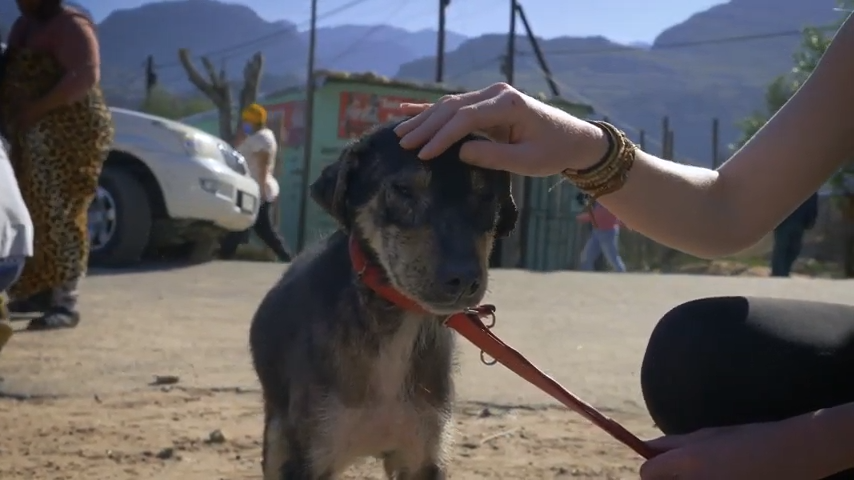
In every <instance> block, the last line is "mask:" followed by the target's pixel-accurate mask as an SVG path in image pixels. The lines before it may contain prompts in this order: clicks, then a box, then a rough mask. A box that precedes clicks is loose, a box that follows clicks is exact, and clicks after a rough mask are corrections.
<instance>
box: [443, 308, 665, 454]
mask: <svg viewBox="0 0 854 480" xmlns="http://www.w3.org/2000/svg"><path fill="white" fill-rule="evenodd" d="M494 312H495V307H493V306H491V305H484V306H481V307H477V308H476V309H474V310H472V311H469V312H465V313H459V314H456V315H452V316H450V317H448V319H447V320H446V321H445V325H446V326H448V327H449V328H451V329H453V330H455V331H456V332H457V333H459V334H460V335H462V336H463V337H465V338H466V339H467V340H468V341H469V342H471V343H472V344H474V345H475V346H476V347H478V348H480V349H481V350H482V351H483V352H484V353H486V354H487V355H489V356H490V357H492V358H493V359H494V360H495V361H496V362H498V363H500V364H502V365H504V366H505V367H507V368H508V369H509V370H510V371H512V372H513V373H515V374H516V375H518V376H520V377H522V378H523V379H524V380H526V381H528V382H529V383H531V384H532V385H534V386H536V387H537V388H539V389H540V390H542V391H543V392H545V393H547V394H549V395H550V396H551V397H552V398H554V399H555V400H557V401H559V402H560V403H562V404H563V405H565V406H566V407H568V408H569V409H570V410H572V411H574V412H576V413H578V414H579V415H581V416H582V417H584V418H585V419H587V420H588V421H589V422H591V423H592V424H593V425H596V426H597V427H599V428H601V429H602V430H604V431H605V432H606V433H607V434H608V435H610V436H611V437H613V438H614V439H616V440H617V441H619V442H620V443H622V444H623V445H626V446H627V447H629V448H631V449H632V450H634V451H635V453H637V454H638V455H640V456H641V457H643V458H645V459H647V460H649V459H651V458H653V457H655V456H656V455H658V454H659V453H660V452H657V451H655V450H653V449H652V448H650V447H649V445H647V444H646V442H644V441H643V440H641V439H640V438H638V437H637V436H636V435H635V434H633V433H631V432H630V431H628V430H627V429H626V428H625V427H623V426H622V425H620V424H619V423H617V422H616V421H614V420H613V419H611V418H609V417H607V416H605V415H604V414H603V413H602V412H600V411H599V410H597V409H596V408H594V407H593V406H592V405H590V404H589V403H587V402H585V401H584V400H582V399H580V398H579V397H577V396H576V395H575V394H573V393H572V392H570V391H569V390H567V389H565V388H563V386H561V384H559V383H558V382H556V381H555V380H554V379H553V378H551V377H549V376H548V375H546V374H545V373H543V372H542V370H540V369H539V368H537V367H536V366H534V364H532V363H531V362H530V361H528V359H527V358H525V357H524V356H523V355H522V354H521V353H519V352H518V351H516V350H514V349H513V348H512V347H510V346H509V345H507V344H506V343H504V342H502V341H501V339H500V338H498V337H496V336H495V335H494V334H493V333H492V332H491V331H490V329H489V327H487V326H486V325H485V324H484V323H483V321H482V320H481V319H480V317H481V316H491V315H492V314H493V313H494Z"/></svg>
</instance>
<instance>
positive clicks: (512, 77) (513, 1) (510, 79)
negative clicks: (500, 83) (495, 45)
mask: <svg viewBox="0 0 854 480" xmlns="http://www.w3.org/2000/svg"><path fill="white" fill-rule="evenodd" d="M516 7H517V0H510V33H509V35H508V37H507V53H506V54H505V55H506V56H505V59H504V70H505V72H504V74H505V75H506V76H507V83H508V84H510V85H513V83H514V82H515V81H516V10H517V8H516Z"/></svg>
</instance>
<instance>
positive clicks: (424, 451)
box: [383, 410, 453, 480]
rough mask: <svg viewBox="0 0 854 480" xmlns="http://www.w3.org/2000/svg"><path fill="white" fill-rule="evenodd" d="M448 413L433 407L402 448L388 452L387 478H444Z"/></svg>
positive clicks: (386, 458) (385, 465)
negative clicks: (410, 439)
mask: <svg viewBox="0 0 854 480" xmlns="http://www.w3.org/2000/svg"><path fill="white" fill-rule="evenodd" d="M452 425H453V423H452V420H451V416H450V414H448V413H444V412H443V411H440V410H434V411H432V412H430V413H429V414H427V415H425V417H423V418H422V424H421V425H420V428H417V429H415V432H414V433H415V437H414V438H413V439H412V442H411V443H409V444H408V445H407V446H406V447H405V448H400V449H398V450H396V451H394V452H389V453H388V454H386V455H385V456H384V458H383V467H384V468H385V472H386V476H387V477H388V479H389V480H445V478H447V470H446V469H447V467H446V465H447V460H446V456H447V454H448V451H449V450H450V444H451V438H452V437H451V428H452Z"/></svg>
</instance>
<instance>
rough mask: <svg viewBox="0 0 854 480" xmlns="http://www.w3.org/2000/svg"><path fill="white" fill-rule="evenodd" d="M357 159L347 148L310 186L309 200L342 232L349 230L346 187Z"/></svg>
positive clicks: (352, 151)
mask: <svg viewBox="0 0 854 480" xmlns="http://www.w3.org/2000/svg"><path fill="white" fill-rule="evenodd" d="M357 161H358V158H357V156H356V153H355V150H354V148H353V147H352V146H347V147H345V148H344V150H343V151H342V152H341V155H340V156H339V157H338V160H336V161H335V162H334V163H331V164H329V165H327V166H326V167H324V168H323V170H322V171H321V172H320V177H318V178H317V180H315V181H314V183H312V184H311V187H310V191H311V198H312V199H313V200H314V201H315V202H316V203H317V204H318V205H320V206H321V207H323V209H324V210H326V212H327V213H328V214H330V215H332V217H333V218H334V219H335V220H336V221H338V224H339V225H341V227H342V228H344V230H346V231H349V230H350V216H349V214H348V208H349V207H348V202H347V186H348V183H349V180H350V173H351V172H352V171H353V169H355V168H356V162H357Z"/></svg>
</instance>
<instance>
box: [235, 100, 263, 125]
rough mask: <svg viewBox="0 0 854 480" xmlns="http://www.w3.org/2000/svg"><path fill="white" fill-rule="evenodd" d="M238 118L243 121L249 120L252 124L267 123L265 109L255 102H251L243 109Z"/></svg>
mask: <svg viewBox="0 0 854 480" xmlns="http://www.w3.org/2000/svg"><path fill="white" fill-rule="evenodd" d="M240 118H242V119H243V121H244V122H249V123H252V124H254V125H263V124H265V123H267V109H265V108H264V107H262V106H261V105H258V104H257V103H253V104H252V105H248V106H247V107H246V108H244V109H243V112H242V113H241V114H240Z"/></svg>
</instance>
